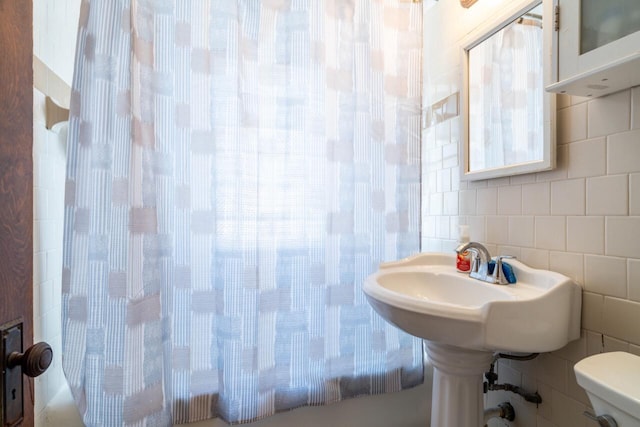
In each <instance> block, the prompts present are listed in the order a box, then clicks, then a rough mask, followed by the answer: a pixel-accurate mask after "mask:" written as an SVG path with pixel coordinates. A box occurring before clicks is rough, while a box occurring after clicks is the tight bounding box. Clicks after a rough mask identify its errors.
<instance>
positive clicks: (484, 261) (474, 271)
mask: <svg viewBox="0 0 640 427" xmlns="http://www.w3.org/2000/svg"><path fill="white" fill-rule="evenodd" d="M466 251H471V252H473V253H474V255H475V256H474V257H473V261H472V263H471V271H470V273H469V277H471V278H473V279H478V280H482V281H483V282H488V283H494V284H496V285H506V284H507V283H509V282H508V281H507V278H506V277H505V276H504V274H503V272H502V259H503V258H513V257H511V256H506V255H500V256H497V257H496V262H495V265H494V267H493V271H492V272H489V262H490V261H491V253H489V250H488V249H487V248H486V247H485V246H484V245H482V244H481V243H478V242H469V243H463V244H461V245H460V246H458V247H457V248H456V252H457V253H463V252H466Z"/></svg>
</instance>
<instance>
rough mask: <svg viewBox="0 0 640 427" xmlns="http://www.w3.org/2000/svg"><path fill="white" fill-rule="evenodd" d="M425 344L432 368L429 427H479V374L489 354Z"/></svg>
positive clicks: (481, 411) (481, 406)
mask: <svg viewBox="0 0 640 427" xmlns="http://www.w3.org/2000/svg"><path fill="white" fill-rule="evenodd" d="M425 342H426V344H427V353H428V354H429V360H430V361H431V363H432V364H433V368H434V369H433V397H432V401H431V427H479V426H482V425H483V424H482V423H483V421H484V399H483V390H482V381H483V374H484V373H485V372H486V371H488V370H489V366H490V365H491V362H492V360H493V353H491V352H488V351H477V350H466V349H464V348H459V347H454V346H451V345H447V344H440V343H437V342H431V341H425Z"/></svg>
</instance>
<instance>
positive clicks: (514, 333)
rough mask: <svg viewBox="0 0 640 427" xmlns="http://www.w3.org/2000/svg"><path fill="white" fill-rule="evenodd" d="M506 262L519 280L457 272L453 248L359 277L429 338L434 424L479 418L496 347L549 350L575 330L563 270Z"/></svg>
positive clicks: (378, 306) (392, 314)
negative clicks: (485, 278)
mask: <svg viewBox="0 0 640 427" xmlns="http://www.w3.org/2000/svg"><path fill="white" fill-rule="evenodd" d="M509 264H511V266H512V267H513V271H514V273H515V275H516V277H517V283H515V284H511V285H495V284H490V283H486V282H482V281H480V280H476V279H472V278H470V277H469V276H468V275H466V274H463V273H458V272H457V271H456V269H455V255H454V254H443V253H421V254H418V255H415V256H412V257H409V258H405V259H403V260H400V261H395V262H389V263H384V264H382V265H380V269H379V271H378V272H376V273H374V274H372V275H371V276H369V277H367V278H366V280H365V282H364V285H363V290H364V292H365V294H366V296H367V300H368V301H369V303H370V304H371V306H372V307H373V309H374V310H375V311H376V312H377V313H378V314H380V315H381V316H382V317H383V318H384V319H385V320H387V321H388V322H390V323H392V324H393V325H395V326H397V327H399V328H400V329H402V330H404V331H406V332H408V333H410V334H412V335H414V336H417V337H420V338H423V339H425V340H427V352H428V354H429V358H430V361H431V362H432V364H433V366H434V379H433V402H432V409H431V411H432V412H431V426H432V427H478V426H480V425H482V423H483V410H484V408H483V399H482V381H483V380H482V374H483V373H484V372H485V371H487V370H488V367H489V365H490V363H491V361H492V359H493V354H494V353H496V352H514V353H541V352H547V351H553V350H557V349H559V348H561V347H564V346H565V345H566V344H567V343H568V342H570V341H573V340H575V339H578V338H579V336H580V310H581V288H580V287H579V286H578V285H577V284H575V283H574V282H573V281H571V279H569V278H568V277H566V276H563V275H561V274H558V273H555V272H552V271H547V270H537V269H533V268H530V267H528V266H526V265H525V264H523V263H521V262H519V261H517V260H509Z"/></svg>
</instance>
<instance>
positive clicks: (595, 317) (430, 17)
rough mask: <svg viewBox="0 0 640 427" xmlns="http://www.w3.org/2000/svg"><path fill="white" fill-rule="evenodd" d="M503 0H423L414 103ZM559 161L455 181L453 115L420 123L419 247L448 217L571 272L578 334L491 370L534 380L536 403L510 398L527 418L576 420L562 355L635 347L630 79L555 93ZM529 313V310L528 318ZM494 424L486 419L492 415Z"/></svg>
mask: <svg viewBox="0 0 640 427" xmlns="http://www.w3.org/2000/svg"><path fill="white" fill-rule="evenodd" d="M508 3H509V0H480V1H478V2H477V3H476V4H474V5H473V6H472V7H471V8H470V9H468V10H466V9H463V8H462V7H461V6H460V4H459V2H458V1H457V0H440V1H439V2H432V1H431V2H429V3H428V4H429V5H430V7H428V8H426V9H425V15H424V16H425V20H424V28H425V29H426V34H425V40H424V46H425V56H424V58H425V63H426V67H425V70H424V73H425V74H424V97H425V102H424V104H425V105H427V106H428V105H431V104H433V103H435V102H437V101H439V100H441V99H443V98H446V97H448V96H450V95H452V94H455V93H457V92H460V89H461V87H462V82H461V69H460V61H461V54H460V49H461V48H460V42H461V40H462V39H464V38H465V36H466V35H467V34H468V33H469V32H470V31H472V30H473V29H474V28H476V27H477V26H478V25H480V24H481V23H482V21H483V20H484V19H486V18H487V17H490V16H492V15H494V14H497V13H499V12H500V11H501V10H502V9H503V8H504V7H505V5H507V4H508ZM557 123H558V133H557V137H558V144H559V145H558V168H557V169H556V170H554V171H550V172H544V173H537V174H528V175H520V176H514V177H511V178H509V177H507V178H500V179H492V180H485V181H476V182H468V183H467V182H461V181H460V179H459V176H460V169H459V168H460V164H461V161H460V158H459V156H458V153H459V151H458V147H459V143H460V117H459V116H457V117H453V118H451V119H449V120H446V121H443V122H441V123H438V124H437V125H435V126H431V127H429V128H428V129H426V130H424V136H423V176H424V185H423V250H435V251H451V250H453V248H454V247H455V244H456V240H457V237H458V236H457V234H458V224H469V225H470V230H471V239H472V240H476V241H480V242H483V243H485V244H487V246H488V247H489V249H490V250H491V252H492V253H493V254H496V253H500V254H511V255H515V256H517V257H518V258H519V259H520V260H521V261H523V262H525V263H527V264H529V265H531V266H534V267H537V268H545V269H551V270H555V271H559V272H561V273H563V274H566V275H567V276H569V277H571V278H573V279H574V280H575V281H576V282H578V283H579V284H581V285H582V286H583V289H584V293H583V316H582V327H583V332H582V338H581V339H580V340H578V341H575V342H573V343H570V344H569V345H568V346H567V347H566V348H564V349H562V350H559V351H556V352H553V353H548V354H543V355H541V356H540V357H539V358H538V359H536V360H534V361H531V362H521V363H515V362H512V363H503V362H500V364H499V374H500V378H499V381H500V382H511V383H514V384H516V385H519V386H523V387H525V388H526V389H529V390H532V391H533V390H538V392H539V393H540V395H541V396H542V399H543V403H542V404H541V405H540V406H539V407H538V408H536V406H535V405H533V404H530V403H527V402H525V401H524V400H523V399H521V398H519V397H518V396H515V395H510V394H507V393H504V392H501V393H496V392H492V393H491V394H490V398H489V402H488V403H489V404H491V405H493V404H494V403H495V402H496V401H502V400H505V399H509V400H510V401H511V402H512V404H513V406H514V407H515V409H516V421H514V422H513V423H511V424H508V423H506V422H503V424H504V425H512V426H523V427H524V426H526V427H552V426H553V427H574V426H575V427H578V426H579V427H585V426H589V427H591V426H595V425H596V424H594V423H592V422H590V421H587V420H586V419H585V418H584V417H583V416H582V412H583V411H584V410H585V409H586V408H587V406H588V399H587V397H586V395H585V393H584V392H583V391H582V389H581V388H580V387H579V386H578V385H577V384H576V382H575V376H574V374H573V365H574V364H575V362H577V361H578V360H580V359H582V358H584V357H586V356H587V355H591V354H595V353H599V352H603V351H614V350H625V351H629V352H632V353H636V354H640V328H638V325H640V88H634V89H630V90H625V91H622V92H619V93H615V94H612V95H610V96H607V97H604V98H598V99H591V100H588V99H583V98H575V97H569V96H561V97H559V98H558V121H557ZM532 321H535V319H532ZM503 424H494V425H503Z"/></svg>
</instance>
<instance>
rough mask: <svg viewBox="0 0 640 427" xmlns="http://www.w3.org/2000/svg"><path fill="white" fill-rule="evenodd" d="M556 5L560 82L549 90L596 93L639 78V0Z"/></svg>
mask: <svg viewBox="0 0 640 427" xmlns="http://www.w3.org/2000/svg"><path fill="white" fill-rule="evenodd" d="M558 5H559V30H558V33H557V37H558V40H557V43H558V45H557V57H556V59H557V65H558V84H557V85H551V86H550V87H549V88H548V89H549V90H552V91H554V92H565V91H566V92H567V93H570V94H573V95H582V96H600V95H604V94H606V93H611V92H614V91H617V90H621V89H625V88H628V87H631V86H635V85H637V84H639V83H640V82H639V81H638V75H639V74H640V1H638V0H558Z"/></svg>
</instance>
